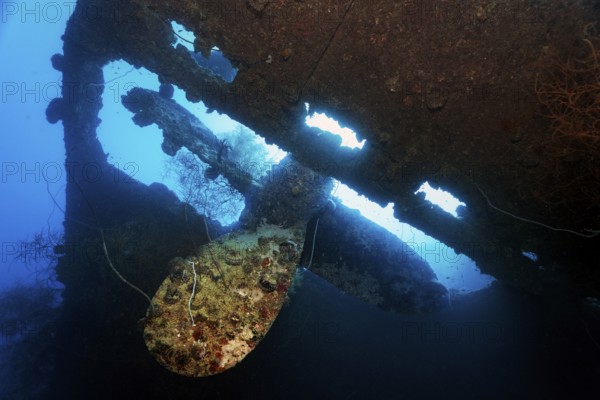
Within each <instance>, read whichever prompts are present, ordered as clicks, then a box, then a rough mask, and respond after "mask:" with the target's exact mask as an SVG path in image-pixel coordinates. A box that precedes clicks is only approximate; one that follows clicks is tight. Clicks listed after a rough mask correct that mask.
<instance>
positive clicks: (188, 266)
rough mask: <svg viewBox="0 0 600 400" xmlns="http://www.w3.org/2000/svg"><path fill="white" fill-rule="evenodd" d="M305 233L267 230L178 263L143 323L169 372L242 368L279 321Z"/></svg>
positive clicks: (213, 245) (235, 237)
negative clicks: (238, 366) (217, 265)
mask: <svg viewBox="0 0 600 400" xmlns="http://www.w3.org/2000/svg"><path fill="white" fill-rule="evenodd" d="M305 233H306V232H305V227H304V224H299V225H296V226H293V227H290V228H286V229H284V228H280V227H277V226H273V225H263V226H259V227H258V228H257V229H256V231H254V232H253V231H249V230H247V231H236V232H234V233H231V234H228V235H225V236H223V237H220V238H219V239H216V240H214V241H211V242H210V243H208V244H206V245H205V246H203V247H201V248H200V249H199V251H198V253H197V254H196V255H195V256H192V257H189V258H188V259H186V260H184V259H181V258H176V259H174V260H173V261H172V262H171V265H170V267H171V272H170V274H169V276H168V277H167V278H166V279H165V280H164V282H163V284H162V285H161V286H160V288H159V289H158V291H157V292H156V294H155V295H154V298H153V299H152V304H153V307H154V311H153V312H152V313H151V314H150V315H149V317H148V318H147V319H146V321H145V329H144V340H145V342H146V346H147V347H148V349H149V351H150V353H151V354H152V355H153V356H154V357H155V358H156V360H157V361H158V362H159V363H160V364H161V365H163V366H164V367H165V368H167V369H168V370H170V371H172V372H175V373H178V374H181V375H185V376H191V377H201V376H208V375H214V374H218V373H220V372H223V371H225V370H227V369H229V368H231V367H233V366H235V365H236V364H237V363H239V362H240V361H241V360H242V359H243V358H244V357H245V356H246V355H247V354H248V353H250V352H251V351H252V350H253V349H254V348H255V347H256V345H257V344H258V343H259V342H260V340H261V339H262V338H263V337H264V336H265V335H266V333H267V331H268V330H269V328H270V327H271V324H272V323H273V321H274V320H275V317H277V315H278V314H279V311H280V309H281V307H282V306H283V304H284V301H285V299H286V296H287V292H288V290H289V288H290V285H291V283H292V279H293V277H294V273H295V271H296V265H297V261H298V258H299V254H300V252H301V250H302V247H301V246H302V242H303V241H304V236H305ZM216 263H219V264H220V265H221V266H220V267H219V268H218V269H217V268H215V264H216ZM224 282H227V285H224V284H223V283H224Z"/></svg>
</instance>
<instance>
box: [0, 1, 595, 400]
mask: <svg viewBox="0 0 600 400" xmlns="http://www.w3.org/2000/svg"><path fill="white" fill-rule="evenodd" d="M0 7H1V11H2V14H1V15H0V60H1V61H0V78H1V79H0V81H1V82H0V83H1V85H2V88H1V89H2V90H1V93H0V96H1V98H0V124H1V128H0V163H1V171H0V172H1V176H0V242H1V243H2V253H1V257H2V258H1V263H0V291H1V293H0V299H2V302H1V303H0V349H1V350H2V351H1V353H0V383H1V384H0V398H6V399H9V398H10V399H12V398H15V399H16V398H32V399H34V398H44V399H49V400H52V399H54V398H56V399H59V398H60V399H80V398H82V396H83V395H85V396H86V397H91V398H109V397H110V398H114V399H140V398H150V399H152V398H160V399H194V398H200V397H202V398H205V397H212V398H234V397H236V398H239V397H241V398H246V399H258V398H261V399H280V398H287V399H295V398H298V399H300V398H307V397H312V398H331V399H364V398H380V399H404V398H406V399H434V398H436V399H437V398H440V397H443V398H446V399H454V398H461V399H462V398H471V399H481V398H489V399H506V398H537V399H560V398H597V397H598V396H600V387H599V385H598V383H597V382H599V381H600V379H598V378H600V361H599V360H600V346H599V344H598V343H599V342H600V308H599V305H598V302H597V300H595V299H588V300H587V301H579V300H577V299H571V298H567V297H564V298H563V297H557V298H554V297H551V296H549V297H535V296H532V295H527V294H523V293H520V292H518V291H515V290H512V289H510V288H507V287H504V286H502V285H500V284H493V285H492V286H490V287H487V288H485V289H483V290H480V291H477V292H474V293H469V294H466V295H456V296H451V297H449V303H448V307H446V308H443V309H441V310H439V311H437V312H434V313H431V314H422V315H420V314H416V315H415V314H406V315H405V314H398V313H390V312H385V311H383V310H380V309H378V308H377V307H375V306H372V305H368V304H366V303H364V302H361V301H360V300H358V299H356V298H354V297H352V296H350V295H347V294H345V293H343V292H341V291H340V290H339V289H337V288H336V287H334V286H333V285H331V284H330V283H328V282H327V281H325V280H323V279H321V278H319V277H317V276H315V275H314V274H312V273H311V272H310V271H306V272H304V273H303V275H302V284H301V285H299V287H298V288H297V289H296V290H295V291H294V293H293V294H291V295H290V301H289V303H288V304H287V305H286V306H284V308H283V310H282V312H281V314H280V315H279V317H278V318H277V320H276V321H275V323H274V325H273V327H272V328H271V331H270V332H269V334H268V335H267V336H266V337H265V339H264V340H263V341H262V342H261V343H260V345H259V346H258V347H257V348H256V350H255V351H253V352H252V353H251V354H250V355H249V356H248V357H247V358H246V359H245V360H244V361H243V362H242V363H241V364H240V365H239V366H237V367H235V368H234V369H232V370H231V371H227V372H225V373H223V374H222V375H219V376H215V377H211V378H202V379H195V380H194V379H187V378H181V377H179V376H176V375H174V374H171V373H169V372H167V371H165V370H163V369H162V368H161V367H160V366H159V365H158V364H156V362H155V361H154V360H153V359H152V358H151V357H150V356H149V355H148V354H147V352H146V351H145V348H144V345H143V340H142V332H141V331H140V329H139V328H138V326H137V325H136V324H135V321H133V322H132V323H131V324H130V325H129V327H128V328H127V329H125V330H122V328H123V327H122V326H121V327H118V328H116V330H115V332H118V334H119V335H123V339H122V341H123V343H127V344H128V345H129V344H132V343H133V345H132V346H131V347H125V346H124V347H123V348H119V346H115V347H113V350H114V352H113V353H105V354H99V352H98V351H94V349H96V348H103V347H102V345H103V344H105V343H112V341H115V342H119V340H115V338H114V337H109V336H107V335H101V334H98V335H97V336H88V337H86V341H85V343H81V342H79V341H77V340H74V341H73V343H67V342H65V341H64V336H63V337H62V339H63V340H62V341H55V340H54V339H55V338H56V332H57V331H60V332H63V335H64V332H65V331H71V332H74V333H73V338H75V337H76V336H77V332H79V331H86V332H89V331H97V332H106V331H109V330H110V327H109V328H107V327H106V325H105V324H106V321H102V320H96V321H93V323H94V324H95V325H94V326H93V329H91V328H90V326H89V325H86V326H85V327H84V326H80V324H81V321H86V324H88V323H89V321H90V320H93V318H91V317H90V315H92V316H93V313H94V312H95V311H96V310H93V309H90V310H88V312H87V313H86V315H75V314H68V312H69V310H64V309H62V308H61V301H60V294H61V291H62V290H64V288H63V287H62V286H61V285H60V283H59V282H57V281H56V279H55V278H56V277H55V273H54V271H53V269H52V268H53V266H54V265H55V261H56V257H57V256H59V255H60V254H62V251H63V250H64V249H61V248H60V244H61V243H62V238H61V236H62V234H63V221H64V214H63V210H64V209H65V188H66V182H67V176H66V173H65V168H64V158H65V149H64V146H63V141H62V126H61V124H60V123H59V124H55V125H50V124H48V123H47V121H46V117H45V109H46V107H47V105H48V103H49V102H50V101H51V100H52V99H53V98H54V97H56V96H57V95H58V94H59V92H60V84H61V83H60V74H59V73H58V72H57V71H56V70H54V69H52V67H51V65H50V62H49V60H50V57H51V56H52V55H53V54H54V53H60V52H61V46H62V42H61V40H60V35H61V34H62V33H63V32H64V29H65V24H66V21H67V18H68V16H69V12H70V11H71V5H70V3H39V2H34V1H26V2H6V1H2V2H1V4H0ZM24 10H25V11H24ZM219 67H222V64H219ZM118 68H122V69H121V70H119V71H120V72H118V71H113V72H114V73H115V74H117V75H115V76H121V75H124V76H125V78H124V79H125V82H137V79H138V78H139V75H138V71H132V72H130V73H128V72H127V71H129V69H127V68H126V67H125V66H123V67H118ZM222 73H224V72H222ZM228 76H229V75H228ZM112 77H113V76H112V75H111V76H109V75H107V79H108V78H112ZM105 106H106V109H109V107H114V110H115V111H114V112H111V113H107V114H106V116H103V119H105V121H104V122H105V123H106V126H110V124H114V126H117V127H121V128H120V129H123V128H122V127H123V126H125V125H124V124H126V122H125V121H126V120H127V121H128V120H129V119H130V115H129V114H128V112H126V111H125V110H124V109H122V108H119V106H120V104H119V103H118V101H115V102H112V104H108V103H106V104H105ZM119 110H120V111H119ZM205 111H206V109H203V110H202V111H198V113H199V114H204V113H205ZM118 113H121V114H120V115H117V114H118ZM214 114H216V113H213V114H208V115H207V116H206V120H205V121H204V122H205V123H206V124H207V125H208V126H209V127H211V129H213V130H215V131H217V130H219V127H220V129H222V130H224V131H226V130H231V129H232V127H233V126H235V125H234V124H233V123H232V122H231V121H225V120H222V119H217V117H218V116H217V115H214ZM111 115H112V116H113V117H114V120H110V119H109V118H111ZM224 121H225V122H224ZM129 123H130V122H129ZM128 129H131V130H132V132H130V133H131V134H130V135H127V134H119V135H112V136H111V135H110V132H107V133H106V134H105V135H103V134H101V135H100V136H101V141H102V144H103V145H104V146H105V150H106V152H108V153H112V155H113V159H110V157H109V160H111V161H112V162H113V163H114V164H115V165H118V166H120V167H121V168H122V169H123V170H125V171H126V172H131V171H136V175H137V176H135V178H140V179H141V180H142V181H144V180H147V181H148V182H146V183H149V182H151V181H152V180H153V179H156V180H159V179H160V178H161V177H160V174H161V172H160V171H161V170H162V169H163V168H162V163H163V161H162V159H161V162H158V161H157V159H158V158H159V157H164V156H163V155H162V152H161V151H160V149H159V146H160V135H159V134H158V133H157V132H154V138H152V139H148V140H147V143H148V150H146V149H140V148H139V146H138V144H139V142H140V139H139V138H140V132H139V131H136V132H133V130H135V129H137V128H136V127H134V126H133V125H130V126H129V128H128ZM142 135H148V132H144V133H143V134H142ZM146 137H148V136H146ZM120 147H125V148H126V147H130V148H136V149H138V150H139V157H140V159H138V158H135V159H134V158H131V159H130V158H128V157H130V156H123V155H119V153H117V151H118V150H117V149H118V148H120ZM113 148H114V149H115V150H112V149H113ZM156 150H158V151H156ZM131 157H133V156H131ZM144 158H145V160H144ZM156 165H158V166H157V167H156V170H154V168H155V166H156ZM132 166H134V168H133V169H131V168H130V167H132ZM82 285H93V283H92V282H82ZM132 296H134V294H133V295H132ZM107 297H110V296H107ZM128 306H129V304H127V303H125V302H123V303H119V304H117V309H116V310H115V313H119V312H120V311H119V309H118V308H119V307H122V308H123V309H127V308H128ZM65 315H68V317H67V318H65ZM142 317H143V315H140V316H139V318H142ZM59 321H60V322H59ZM59 323H60V324H62V325H61V326H57V324H59ZM90 349H91V350H90ZM57 387H60V390H57ZM24 388H25V389H27V390H30V389H31V391H30V392H27V393H24V392H23V390H25V389H24ZM48 388H51V389H52V390H51V391H49V392H45V390H46V389H48ZM86 388H87V390H89V392H86ZM47 393H51V396H53V397H47V396H49V395H48V394H47ZM45 396H46V397H45Z"/></svg>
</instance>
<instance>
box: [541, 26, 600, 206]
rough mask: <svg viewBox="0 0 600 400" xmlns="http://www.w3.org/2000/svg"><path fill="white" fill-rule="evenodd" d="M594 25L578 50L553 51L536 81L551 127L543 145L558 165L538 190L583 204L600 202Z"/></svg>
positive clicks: (598, 50)
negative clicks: (566, 54)
mask: <svg viewBox="0 0 600 400" xmlns="http://www.w3.org/2000/svg"><path fill="white" fill-rule="evenodd" d="M590 27H593V26H591V25H589V26H588V28H590ZM590 30H591V29H587V31H586V32H585V33H586V34H585V35H584V37H583V38H582V39H581V41H580V44H581V46H580V49H579V51H578V52H577V54H576V55H574V56H572V57H570V58H568V59H567V60H566V61H564V60H561V59H559V58H558V57H554V56H552V57H548V59H547V60H546V65H545V66H544V68H543V73H542V74H541V76H540V77H539V78H538V80H537V81H536V85H535V91H536V94H537V96H538V99H539V101H540V102H541V104H542V105H543V114H544V116H545V117H546V118H548V120H549V121H550V127H551V131H550V133H549V135H548V137H547V139H546V140H544V142H543V145H542V148H543V151H544V155H545V156H546V157H547V158H549V159H550V164H551V165H552V166H553V168H550V169H547V174H546V175H545V176H542V177H541V179H540V181H539V185H538V186H539V187H538V189H537V190H536V196H537V197H538V198H539V199H540V200H542V201H544V202H545V203H547V204H549V205H553V204H558V203H563V204H565V205H567V206H568V207H570V208H572V209H578V210H581V209H582V208H584V209H587V208H589V207H590V206H593V204H600V160H599V158H600V37H598V36H597V35H592V34H591V33H590V32H589V31H590Z"/></svg>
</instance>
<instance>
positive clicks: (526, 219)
mask: <svg viewBox="0 0 600 400" xmlns="http://www.w3.org/2000/svg"><path fill="white" fill-rule="evenodd" d="M475 187H476V188H477V189H478V190H479V192H480V193H481V195H482V196H483V197H484V198H485V201H487V203H488V205H489V206H490V207H492V208H493V209H494V210H496V211H498V212H501V213H502V214H506V215H508V216H510V217H513V218H515V219H518V220H520V221H523V222H527V223H530V224H534V225H538V226H541V227H544V228H546V229H550V230H552V231H555V232H567V233H571V234H573V235H577V236H581V237H584V238H586V239H590V238H593V237H595V236H598V234H600V230H592V229H586V230H587V231H589V232H592V233H581V232H577V231H574V230H571V229H566V228H556V227H553V226H550V225H547V224H544V223H542V222H538V221H534V220H532V219H529V218H524V217H519V216H518V215H515V214H513V213H510V212H508V211H505V210H503V209H501V208H498V207H496V206H495V205H493V204H492V202H491V201H490V199H489V198H488V197H487V195H486V194H485V193H484V192H483V190H481V188H480V187H479V185H477V184H475Z"/></svg>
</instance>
